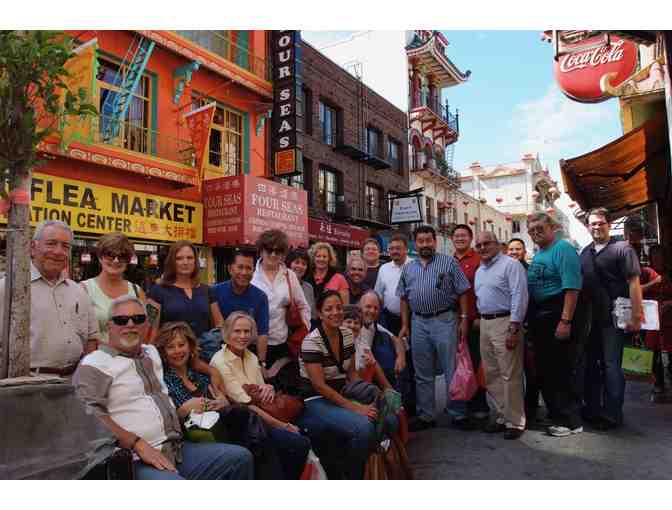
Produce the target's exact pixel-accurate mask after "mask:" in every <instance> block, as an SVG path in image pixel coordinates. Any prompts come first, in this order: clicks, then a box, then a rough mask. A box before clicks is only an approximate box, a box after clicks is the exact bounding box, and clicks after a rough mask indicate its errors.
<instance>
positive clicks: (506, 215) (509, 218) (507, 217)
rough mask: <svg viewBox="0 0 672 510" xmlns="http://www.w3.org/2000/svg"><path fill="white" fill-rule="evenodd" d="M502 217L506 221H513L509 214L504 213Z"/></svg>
mask: <svg viewBox="0 0 672 510" xmlns="http://www.w3.org/2000/svg"><path fill="white" fill-rule="evenodd" d="M504 217H505V218H506V221H512V220H513V216H511V214H509V213H506V214H505V215H504Z"/></svg>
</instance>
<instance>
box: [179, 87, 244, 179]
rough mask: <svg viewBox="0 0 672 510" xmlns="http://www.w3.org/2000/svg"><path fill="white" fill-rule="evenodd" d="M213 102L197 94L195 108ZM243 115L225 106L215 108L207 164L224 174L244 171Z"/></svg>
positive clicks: (193, 101)
mask: <svg viewBox="0 0 672 510" xmlns="http://www.w3.org/2000/svg"><path fill="white" fill-rule="evenodd" d="M209 102H211V100H209V99H207V98H205V97H203V96H195V97H194V98H193V100H192V108H193V109H194V110H195V109H197V108H200V107H201V106H204V105H205V104H207V103H209ZM242 150H243V116H242V115H241V114H240V113H237V112H235V111H233V110H230V109H228V108H226V107H223V106H217V107H216V108H215V114H214V116H213V118H212V124H211V125H210V138H209V140H208V161H207V166H208V167H209V168H210V169H211V170H215V171H216V172H217V173H218V174H221V175H222V176H231V175H240V174H241V173H242V163H243V161H242V160H243V158H242Z"/></svg>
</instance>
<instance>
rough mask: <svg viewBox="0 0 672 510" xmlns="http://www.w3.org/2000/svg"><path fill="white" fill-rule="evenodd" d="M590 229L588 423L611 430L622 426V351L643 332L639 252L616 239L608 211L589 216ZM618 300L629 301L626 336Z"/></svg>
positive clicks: (584, 259)
mask: <svg viewBox="0 0 672 510" xmlns="http://www.w3.org/2000/svg"><path fill="white" fill-rule="evenodd" d="M586 225H587V227H588V230H589V231H590V235H591V236H592V238H593V242H592V243H590V244H589V245H588V246H586V247H585V248H584V249H583V251H582V252H581V268H582V270H583V277H584V279H585V285H584V289H585V292H587V294H588V296H589V297H590V300H591V302H592V303H593V310H594V311H593V320H592V327H591V331H590V339H589V341H588V346H587V363H586V395H585V400H586V408H585V410H584V417H585V419H586V421H588V422H589V423H591V424H592V425H593V426H595V427H596V428H599V429H600V430H607V429H611V428H616V427H620V426H621V425H622V424H623V403H624V401H625V376H624V375H623V369H622V363H623V347H625V346H626V345H629V344H630V343H631V342H632V337H633V333H638V332H639V330H640V328H641V317H642V289H641V286H640V283H639V277H640V272H641V271H640V267H639V257H638V256H637V252H636V251H635V250H634V248H633V247H632V246H631V245H630V244H629V243H627V242H625V241H616V240H615V239H612V238H611V235H610V232H609V231H610V229H611V224H610V222H609V212H608V211H607V209H605V208H597V209H593V210H591V211H589V212H588V214H587V215H586ZM618 297H624V298H630V303H631V305H632V318H631V320H630V322H629V323H628V324H627V326H626V329H625V330H622V329H619V328H617V327H616V325H615V324H614V319H613V317H612V311H613V308H614V300H615V299H616V298H618Z"/></svg>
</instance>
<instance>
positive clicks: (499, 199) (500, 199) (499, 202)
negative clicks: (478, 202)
mask: <svg viewBox="0 0 672 510" xmlns="http://www.w3.org/2000/svg"><path fill="white" fill-rule="evenodd" d="M495 200H496V201H497V203H498V204H501V203H502V202H504V199H503V198H502V197H497V198H496V199H495Z"/></svg>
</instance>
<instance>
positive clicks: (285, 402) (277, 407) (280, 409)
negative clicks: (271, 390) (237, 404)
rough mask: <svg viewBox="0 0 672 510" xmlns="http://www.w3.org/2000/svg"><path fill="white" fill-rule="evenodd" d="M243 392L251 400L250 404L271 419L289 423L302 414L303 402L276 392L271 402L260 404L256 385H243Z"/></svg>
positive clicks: (259, 390) (258, 390)
mask: <svg viewBox="0 0 672 510" xmlns="http://www.w3.org/2000/svg"><path fill="white" fill-rule="evenodd" d="M243 390H245V393H247V394H248V395H249V396H250V397H251V398H252V403H253V404H254V405H255V406H257V407H259V408H260V409H262V410H263V411H265V412H267V413H268V414H270V415H271V416H273V418H276V419H278V420H280V421H284V422H287V423H291V422H292V421H294V420H295V419H296V417H297V416H299V415H300V414H301V413H302V412H303V400H301V399H300V398H298V397H293V396H291V395H288V394H286V393H283V392H277V393H276V394H275V398H274V399H273V401H272V402H266V403H264V402H262V401H261V398H260V392H261V389H260V388H259V385H258V384H243Z"/></svg>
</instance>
